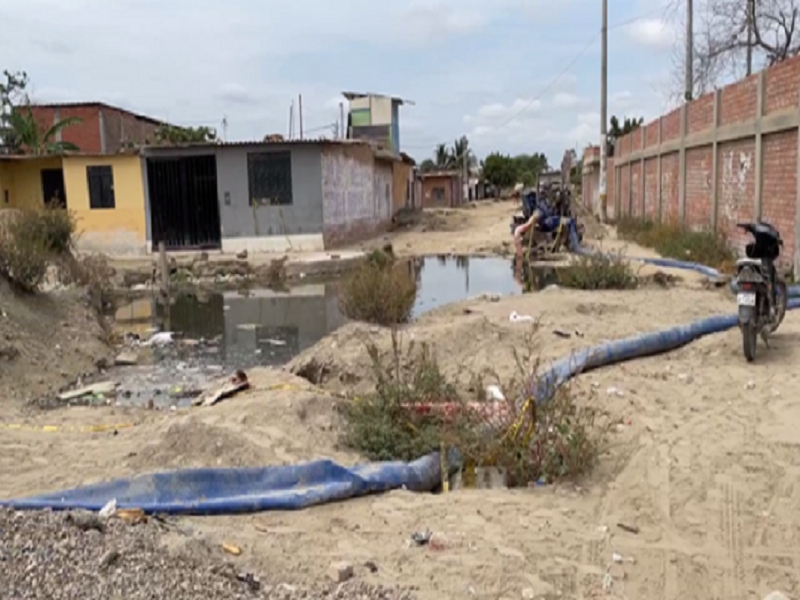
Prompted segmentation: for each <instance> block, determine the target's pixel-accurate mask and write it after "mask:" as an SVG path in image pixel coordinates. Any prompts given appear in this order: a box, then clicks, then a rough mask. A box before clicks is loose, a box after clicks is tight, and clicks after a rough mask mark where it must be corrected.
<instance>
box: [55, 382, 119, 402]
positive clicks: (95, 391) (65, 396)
mask: <svg viewBox="0 0 800 600" xmlns="http://www.w3.org/2000/svg"><path fill="white" fill-rule="evenodd" d="M118 385H119V383H117V382H116V381H101V382H99V383H93V384H92V385H87V386H85V387H79V388H77V389H74V390H70V391H68V392H63V393H61V394H59V395H58V399H59V400H64V401H66V400H76V399H78V398H83V397H84V396H97V395H105V394H110V393H112V392H113V391H115V390H116V389H117V386H118Z"/></svg>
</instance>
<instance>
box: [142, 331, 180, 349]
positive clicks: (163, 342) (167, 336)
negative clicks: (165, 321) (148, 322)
mask: <svg viewBox="0 0 800 600" xmlns="http://www.w3.org/2000/svg"><path fill="white" fill-rule="evenodd" d="M174 341H175V334H173V333H172V332H171V331H159V332H158V333H154V334H153V335H152V336H150V339H149V340H147V341H146V342H142V346H167V345H168V344H171V343H172V342H174Z"/></svg>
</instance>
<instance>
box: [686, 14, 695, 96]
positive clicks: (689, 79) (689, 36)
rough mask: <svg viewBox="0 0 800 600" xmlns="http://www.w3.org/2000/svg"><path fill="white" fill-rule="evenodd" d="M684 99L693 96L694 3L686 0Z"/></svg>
mask: <svg viewBox="0 0 800 600" xmlns="http://www.w3.org/2000/svg"><path fill="white" fill-rule="evenodd" d="M685 88H686V89H685V90H684V92H685V94H684V98H685V99H686V102H691V101H692V97H693V96H694V1H693V0H686V84H685Z"/></svg>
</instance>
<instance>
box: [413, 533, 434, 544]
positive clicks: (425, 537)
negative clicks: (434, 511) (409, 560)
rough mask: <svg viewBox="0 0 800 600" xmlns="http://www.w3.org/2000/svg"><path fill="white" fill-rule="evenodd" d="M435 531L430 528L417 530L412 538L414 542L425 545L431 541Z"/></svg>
mask: <svg viewBox="0 0 800 600" xmlns="http://www.w3.org/2000/svg"><path fill="white" fill-rule="evenodd" d="M432 536H433V533H431V530H430V529H426V530H425V531H417V532H415V533H413V534H412V535H411V539H412V540H414V543H415V544H416V545H417V546H425V545H426V544H428V542H430V541H431V537H432Z"/></svg>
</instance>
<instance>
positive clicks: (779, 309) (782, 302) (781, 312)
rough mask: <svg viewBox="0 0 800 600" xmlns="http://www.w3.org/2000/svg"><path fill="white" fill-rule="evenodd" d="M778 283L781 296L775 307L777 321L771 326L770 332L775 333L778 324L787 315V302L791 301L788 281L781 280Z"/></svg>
mask: <svg viewBox="0 0 800 600" xmlns="http://www.w3.org/2000/svg"><path fill="white" fill-rule="evenodd" d="M777 285H778V291H779V293H780V296H779V299H778V306H776V307H775V323H773V324H772V325H771V326H770V328H769V332H770V333H775V330H776V329H778V326H779V325H780V324H781V323H783V318H784V317H785V316H786V304H787V303H788V302H789V290H788V289H787V287H786V282H785V281H783V280H781V281H778V283H777Z"/></svg>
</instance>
